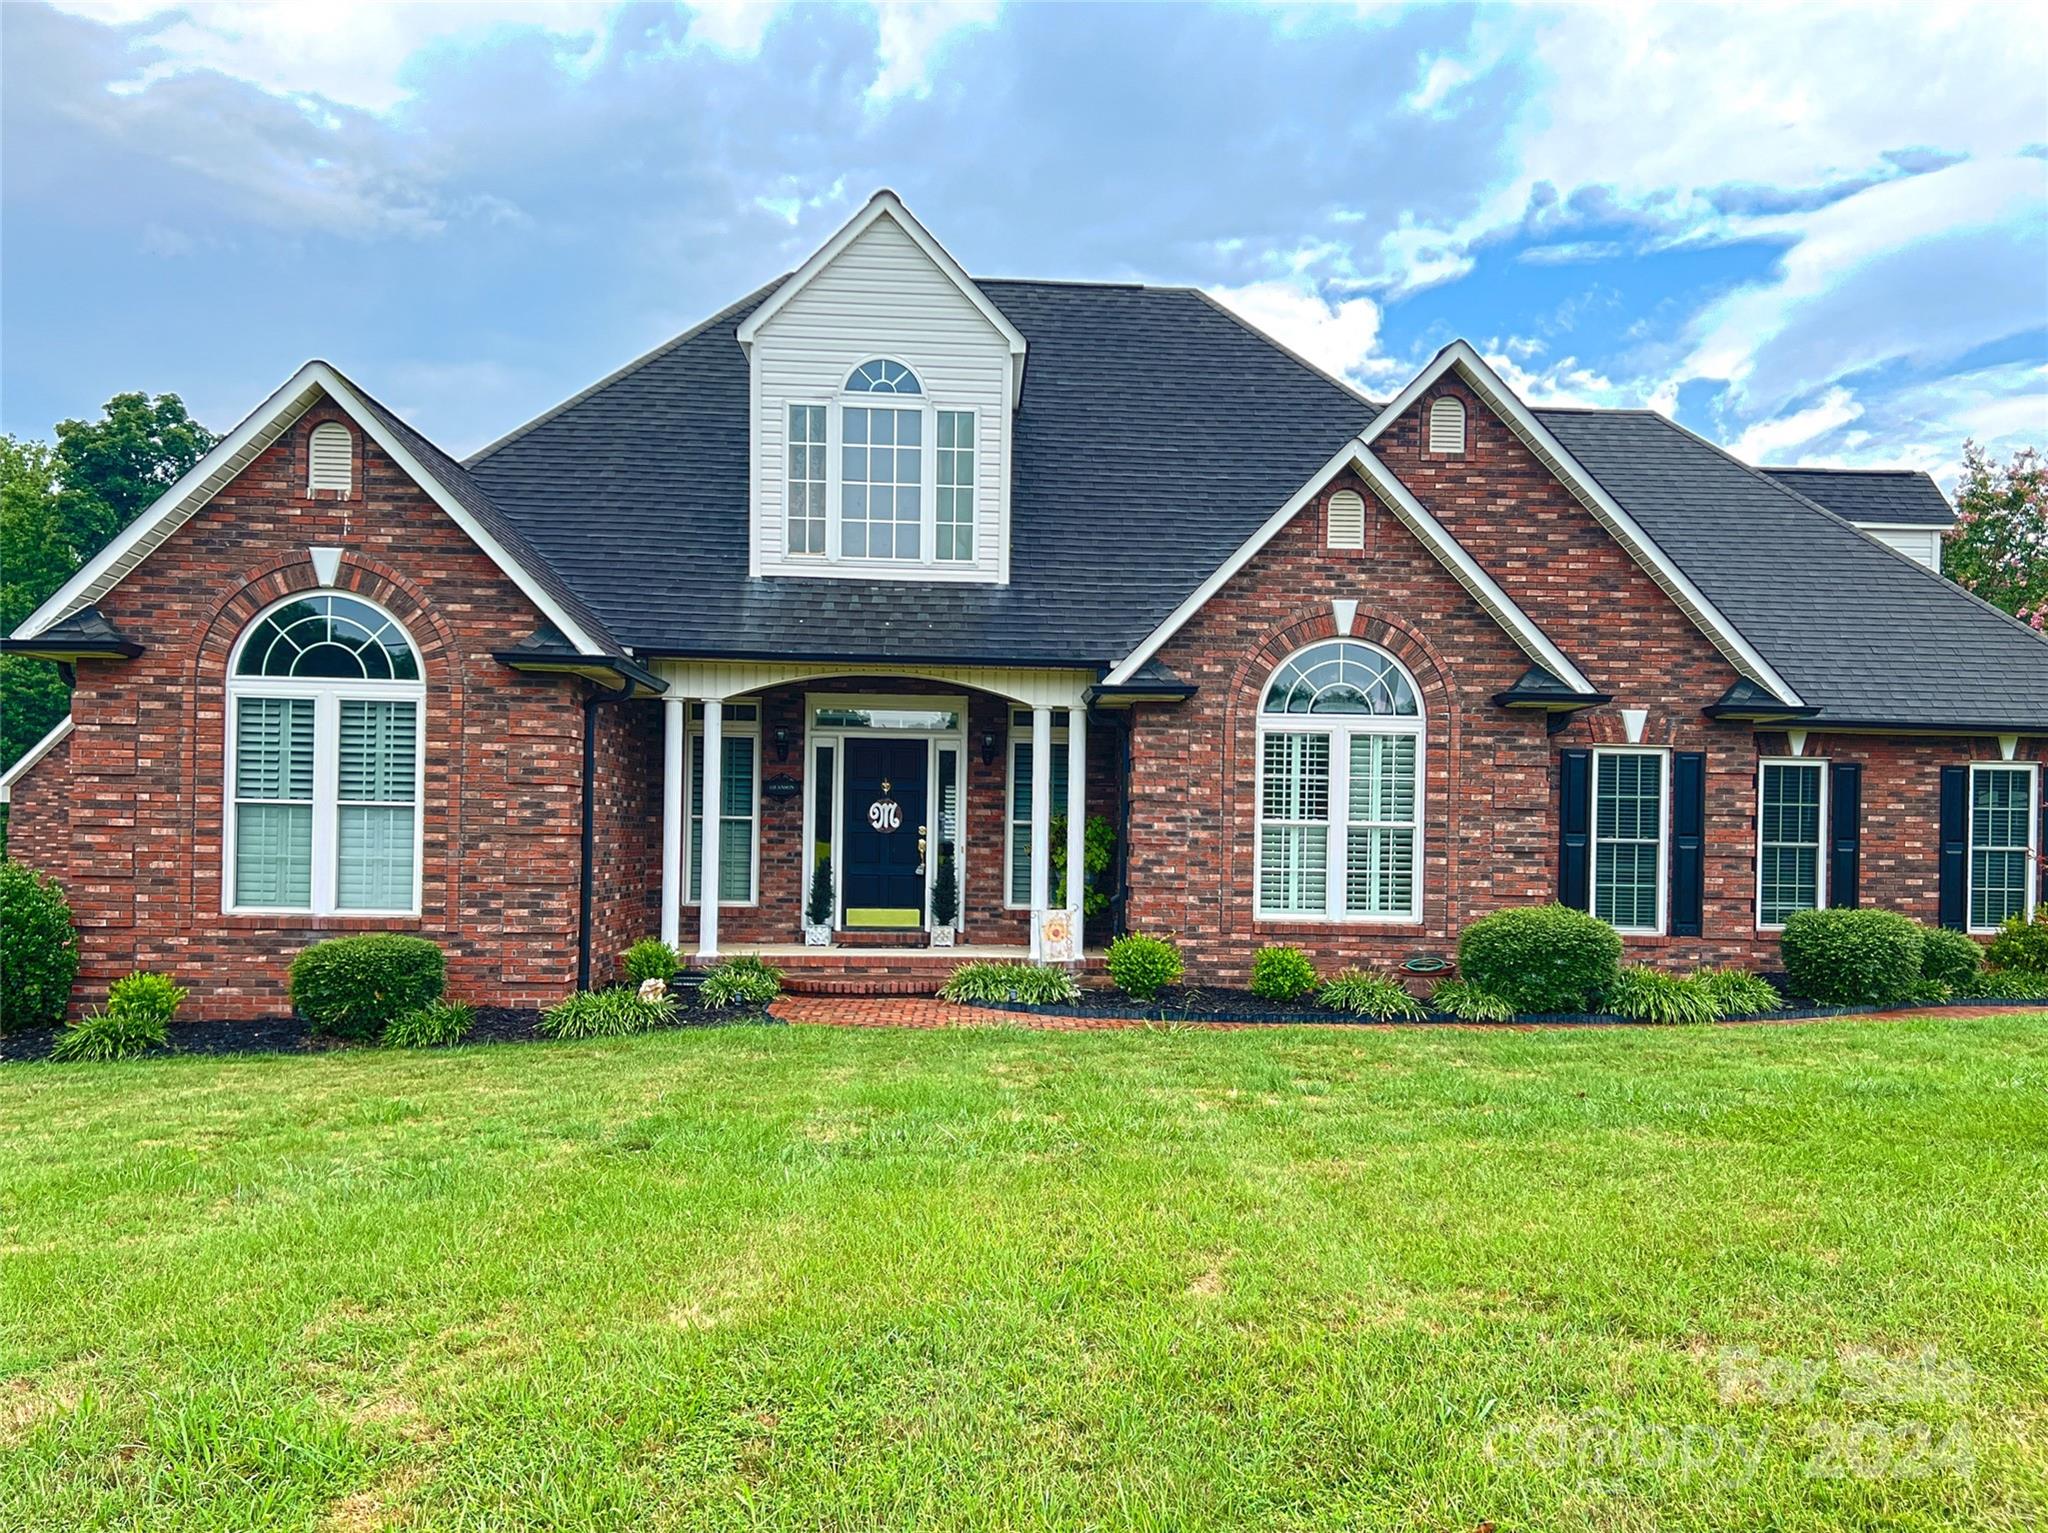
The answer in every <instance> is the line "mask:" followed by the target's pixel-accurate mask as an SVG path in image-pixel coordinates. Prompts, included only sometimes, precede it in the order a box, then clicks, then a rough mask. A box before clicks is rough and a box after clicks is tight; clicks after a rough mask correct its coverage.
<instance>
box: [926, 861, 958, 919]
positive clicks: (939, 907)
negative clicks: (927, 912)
mask: <svg viewBox="0 0 2048 1533" xmlns="http://www.w3.org/2000/svg"><path fill="white" fill-rule="evenodd" d="M958 914H960V877H959V875H958V874H957V873H955V872H954V871H953V858H952V855H951V854H950V853H948V852H944V851H941V852H940V853H939V865H938V867H937V868H936V869H935V870H934V871H933V873H932V924H933V925H934V926H951V925H952V924H953V918H954V917H955V916H957V915H958Z"/></svg>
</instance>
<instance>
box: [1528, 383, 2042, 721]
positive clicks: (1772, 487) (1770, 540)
mask: <svg viewBox="0 0 2048 1533" xmlns="http://www.w3.org/2000/svg"><path fill="white" fill-rule="evenodd" d="M1536 414H1537V416H1538V417H1539V418H1540V419H1541V420H1542V422H1543V424H1544V425H1545V426H1547V427H1549V429H1550V431H1551V433H1552V434H1553V435H1555V436H1556V437H1557V439H1558V441H1560V442H1561V443H1563V444H1564V447H1565V449H1566V450H1567V451H1569V452H1570V453H1571V454H1572V456H1573V457H1574V458H1576V459H1577V460H1578V462H1579V463H1580V465H1581V466H1583V467H1584V468H1585V469H1586V471H1587V472H1588V473H1590V474H1592V475H1593V477H1594V478H1596V479H1598V480H1599V481H1600V484H1601V486H1602V487H1603V488H1604V489H1605V490H1606V491H1607V493H1608V494H1610V495H1612V496H1613V497H1614V498H1615V499H1616V500H1617V501H1619V502H1620V503H1621V504H1622V506H1623V507H1624V508H1625V509H1626V510H1627V511H1628V513H1629V514H1630V515H1631V516H1633V517H1634V518H1635V519H1636V520H1637V521H1638V522H1639V523H1640V524H1641V525H1642V527H1643V530H1644V531H1646V532H1647V533H1649V535H1650V536H1651V537H1652V538H1653V539H1655V540H1656V542H1657V544H1658V546H1659V547H1661V548H1662V549H1663V550H1664V551H1665V553H1667V554H1668V555H1669V556H1670V557H1671V559H1672V560H1673V561H1674V562H1675V563H1677V564H1678V566H1679V567H1680V568H1681V569H1683V570H1684V571H1685V573H1686V575H1687V576H1688V577H1690V578H1691V580H1692V582H1693V584H1695V585H1696V586H1698V587H1699V588H1700V590H1701V592H1702V593H1703V594H1704V595H1705V596H1706V598H1707V599H1708V600H1709V601H1711V602H1712V603H1713V604H1714V605H1715V606H1716V607H1717V608H1719V609H1720V611H1721V612H1722V614H1723V615H1724V616H1726V617H1727V618H1728V620H1729V621H1730V622H1732V623H1733V624H1734V625H1735V627H1736V628H1737V630H1738V631H1739V632H1740V633H1741V634H1742V636H1743V637H1744V638H1745V639H1747V640H1748V641H1749V642H1750V643H1751V644H1752V645H1754V646H1755V647H1756V648H1757V650H1758V651H1760V652H1761V653H1762V655H1763V656H1764V658H1765V659H1766V660H1768V661H1769V662H1770V663H1771V665H1772V667H1773V668H1774V669H1776V670H1777V671H1778V672H1779V674H1781V675H1782V676H1784V677H1785V679H1786V680H1787V681H1789V682H1790V683H1791V684H1792V685H1793V686H1794V687H1796V688H1797V689H1798V690H1799V693H1800V695H1801V697H1803V698H1804V699H1805V701H1806V702H1807V703H1809V704H1817V705H1818V706H1819V707H1820V709H1821V713H1820V715H1819V717H1818V719H1817V720H1816V722H1843V723H1848V722H1858V723H1902V724H1903V723H1913V724H1924V725H1944V724H1946V725H1957V726H1960V725H1976V726H1980V727H1981V726H1986V725H2013V726H2016V727H2017V726H2027V727H2048V639H2043V638H2042V637H2041V636H2040V635H2039V634H2037V633H2035V632H2033V631H2032V630H2031V629H2029V628H2027V627H2025V626H2024V625H2023V624H2021V623H2019V622H2018V621H2016V620H2015V619H2013V618H2011V617H2008V616H2007V615H2006V614H2005V613H2003V612H1999V611H1997V610H1995V609H1993V608H1991V607H1989V606H1986V605H1985V604H1984V603H1982V602H1980V601H1978V600H1977V599H1976V598H1975V597H1973V596H1970V595H1969V594H1967V593H1966V592H1964V591H1963V590H1961V589H1960V588H1959V587H1957V586H1956V585H1955V584H1954V582H1952V581H1950V580H1948V579H1946V578H1944V577H1943V576H1940V575H1937V574H1935V573H1934V572H1933V571H1932V570H1929V569H1927V568H1926V567H1924V566H1923V565H1920V564H1917V563H1915V562H1914V561H1913V560H1911V559H1909V558H1907V557H1906V556H1905V555H1904V554H1900V553H1897V552H1895V551H1893V550H1892V549H1889V548H1886V547H1884V546H1882V545H1881V544H1879V543H1877V542H1875V541H1873V540H1872V539H1870V538H1868V537H1866V536H1864V535H1863V534H1862V533H1860V532H1858V531H1857V530H1856V529H1855V528H1854V527H1852V526H1850V525H1849V524H1848V523H1847V522H1846V521H1844V520H1842V519H1841V518H1840V517H1838V516H1836V515H1835V514H1834V513H1833V512H1831V511H1828V510H1825V509H1823V508H1822V507H1821V506H1819V505H1816V504H1814V503H1813V502H1812V501H1810V500H1808V499H1807V498H1805V497H1804V496H1802V495H1799V494H1796V493H1794V492H1793V491H1791V490H1789V489H1787V488H1785V486H1784V485H1783V484H1782V483H1780V482H1778V481H1777V480H1775V479H1773V478H1770V477H1767V476H1766V475H1765V474H1763V473H1761V472H1760V471H1758V470H1756V469H1753V468H1751V467H1749V466H1748V465H1747V464H1745V463H1743V462H1741V461H1740V460H1738V459H1736V458H1733V457H1731V456H1729V455H1728V454H1727V453H1725V452H1723V451H1722V450H1721V449H1720V448H1718V447H1716V446H1714V445H1713V444H1712V443H1711V442H1707V441H1704V440H1702V439H1701V438H1699V437H1697V436H1694V435H1693V434H1692V433H1691V432H1689V431H1686V430H1685V429H1684V428H1682V427H1680V426H1677V425H1674V424H1673V423H1672V422H1670V421H1668V420H1666V419H1664V418H1663V417H1662V416H1660V415H1656V414H1652V413H1651V412H1649V411H1639V410H1538V411H1537V412H1536Z"/></svg>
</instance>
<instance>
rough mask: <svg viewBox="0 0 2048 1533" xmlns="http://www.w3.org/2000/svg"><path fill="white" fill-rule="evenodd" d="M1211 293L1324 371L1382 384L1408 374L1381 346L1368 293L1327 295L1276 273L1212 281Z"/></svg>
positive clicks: (1375, 312)
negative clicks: (1227, 282)
mask: <svg viewBox="0 0 2048 1533" xmlns="http://www.w3.org/2000/svg"><path fill="white" fill-rule="evenodd" d="M1208 293H1209V296H1210V297H1211V298H1214V299H1215V300H1216V301H1217V302H1218V303H1220V304H1222V305H1224V306H1225V307H1226V308H1228V309H1230V310H1232V311H1233V312H1235V313H1237V314H1240V315H1242V316H1243V317H1244V319H1245V321H1246V322H1247V323H1249V324H1251V325H1253V326H1254V327H1256V328H1257V329H1260V330H1263V331H1264V332H1265V333H1266V334H1267V335H1270V336H1272V337H1273V339H1274V340H1276V341H1278V342H1280V344H1281V345H1283V346H1286V347H1288V348H1289V349H1291V350H1293V351H1294V352H1296V353H1298V354H1299V355H1301V356H1303V357H1305V358H1307V359H1308V360H1309V361H1310V362H1313V363H1314V364H1315V365H1316V366H1317V367H1320V368H1322V369H1323V370H1324V371H1325V372H1331V373H1336V374H1337V375H1339V376H1340V377H1347V378H1352V379H1355V380H1358V381H1360V382H1363V383H1366V384H1368V385H1369V386H1383V385H1385V384H1386V383H1388V382H1389V381H1390V380H1393V379H1401V378H1405V377H1406V376H1407V370H1404V367H1403V364H1401V363H1399V362H1396V361H1394V360H1393V359H1392V358H1390V357H1387V356H1385V355H1384V354H1383V353H1382V352H1381V351H1380V349H1379V346H1380V306H1379V305H1378V304H1377V303H1375V302H1373V300H1372V299H1370V298H1342V299H1338V300H1336V301H1334V302H1333V301H1330V300H1326V299H1325V298H1323V297H1322V296H1321V295H1320V294H1319V293H1317V292H1316V291H1315V289H1314V288H1313V287H1310V286H1308V285H1306V284H1305V283H1303V282H1300V281H1285V280H1280V279H1274V280H1271V281H1265V282H1249V283H1246V284H1244V285H1243V286H1241V287H1212V288H1210V289H1208Z"/></svg>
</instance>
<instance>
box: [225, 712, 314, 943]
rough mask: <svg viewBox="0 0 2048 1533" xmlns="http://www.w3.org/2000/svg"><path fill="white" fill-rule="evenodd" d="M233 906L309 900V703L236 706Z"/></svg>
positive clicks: (299, 904)
mask: <svg viewBox="0 0 2048 1533" xmlns="http://www.w3.org/2000/svg"><path fill="white" fill-rule="evenodd" d="M235 903H236V904H237V905H248V906H261V907H264V908H266V909H295V910H303V909H306V908H308V907H310V906H311V905H312V903H313V700H312V699H311V698H310V697H245V698H242V699H240V700H239V701H238V702H237V703H236V705H235Z"/></svg>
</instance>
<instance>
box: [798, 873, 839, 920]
mask: <svg viewBox="0 0 2048 1533" xmlns="http://www.w3.org/2000/svg"><path fill="white" fill-rule="evenodd" d="M804 919H805V920H806V921H808V922H809V923H810V924H811V925H813V926H830V925H831V924H832V859H831V858H830V857H820V858H819V859H818V865H817V866H816V867H815V868H813V869H812V870H811V897H810V898H809V899H808V900H807V901H805V903H804Z"/></svg>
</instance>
